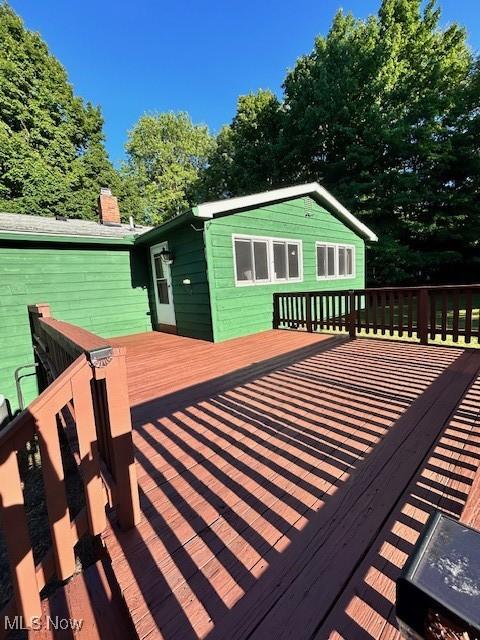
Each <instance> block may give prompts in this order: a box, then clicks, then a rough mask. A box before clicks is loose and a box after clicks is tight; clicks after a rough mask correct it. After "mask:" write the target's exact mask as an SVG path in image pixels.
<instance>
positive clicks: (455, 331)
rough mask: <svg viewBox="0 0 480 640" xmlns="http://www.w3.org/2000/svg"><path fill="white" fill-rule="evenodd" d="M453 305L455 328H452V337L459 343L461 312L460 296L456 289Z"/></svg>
mask: <svg viewBox="0 0 480 640" xmlns="http://www.w3.org/2000/svg"><path fill="white" fill-rule="evenodd" d="M452 305H453V326H452V336H453V341H454V342H458V324H459V323H458V320H459V312H460V296H459V294H458V289H455V290H454V292H453V296H452Z"/></svg>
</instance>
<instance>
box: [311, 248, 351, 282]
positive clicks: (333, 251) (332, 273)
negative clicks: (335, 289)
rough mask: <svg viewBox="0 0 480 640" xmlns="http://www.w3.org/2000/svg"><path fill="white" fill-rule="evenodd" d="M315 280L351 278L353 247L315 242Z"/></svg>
mask: <svg viewBox="0 0 480 640" xmlns="http://www.w3.org/2000/svg"><path fill="white" fill-rule="evenodd" d="M316 250H317V278H318V279H324V278H327V279H335V278H353V277H354V276H355V247H353V246H352V245H343V244H329V243H326V242H317V243H316Z"/></svg>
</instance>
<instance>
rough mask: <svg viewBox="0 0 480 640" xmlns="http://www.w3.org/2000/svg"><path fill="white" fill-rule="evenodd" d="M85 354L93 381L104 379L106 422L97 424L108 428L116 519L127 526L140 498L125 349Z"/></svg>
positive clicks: (136, 517)
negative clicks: (88, 358) (92, 373)
mask: <svg viewBox="0 0 480 640" xmlns="http://www.w3.org/2000/svg"><path fill="white" fill-rule="evenodd" d="M88 355H89V357H90V362H91V364H92V366H93V367H94V375H95V380H96V381H103V380H104V382H105V395H106V397H105V407H104V410H105V413H106V416H105V418H106V420H105V422H106V424H103V425H100V428H101V429H103V430H104V432H105V431H108V439H109V449H110V455H111V460H110V465H111V469H110V471H111V473H112V475H113V478H114V480H115V484H116V496H115V500H116V510H117V517H118V521H119V524H120V526H121V527H122V529H130V528H131V527H134V526H136V525H137V524H138V523H139V522H140V501H139V495H138V484H137V474H136V469H135V457H134V454H133V440H132V420H131V416H130V402H129V398H128V385H127V367H126V362H125V349H123V348H116V349H111V348H108V349H107V348H102V349H98V350H95V351H91V352H90V353H89V354H88Z"/></svg>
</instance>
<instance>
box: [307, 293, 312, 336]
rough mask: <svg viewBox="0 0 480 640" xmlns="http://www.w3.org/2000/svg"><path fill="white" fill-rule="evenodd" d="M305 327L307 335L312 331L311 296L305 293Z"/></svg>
mask: <svg viewBox="0 0 480 640" xmlns="http://www.w3.org/2000/svg"><path fill="white" fill-rule="evenodd" d="M305 327H306V329H307V331H308V332H309V333H312V331H313V321H312V294H311V293H307V295H306V296H305Z"/></svg>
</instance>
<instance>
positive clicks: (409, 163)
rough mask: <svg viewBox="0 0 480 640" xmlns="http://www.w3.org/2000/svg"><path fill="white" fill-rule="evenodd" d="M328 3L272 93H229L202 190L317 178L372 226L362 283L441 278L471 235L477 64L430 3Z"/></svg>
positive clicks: (471, 243) (465, 257) (221, 191)
mask: <svg viewBox="0 0 480 640" xmlns="http://www.w3.org/2000/svg"><path fill="white" fill-rule="evenodd" d="M421 5H422V3H421V0H383V2H382V3H381V6H380V10H379V13H378V15H377V16H372V17H370V18H369V19H368V20H366V21H364V20H356V19H355V18H354V17H353V16H352V15H350V14H349V15H345V14H343V13H342V12H341V11H339V12H338V13H337V15H336V17H335V19H334V21H333V24H332V27H331V29H330V31H329V33H328V35H327V36H325V37H318V38H317V39H316V41H315V46H314V48H313V51H312V52H311V53H310V54H308V55H305V56H303V57H301V58H300V59H299V60H298V61H297V63H296V64H295V66H294V68H293V69H292V70H291V71H290V72H289V73H288V74H287V77H286V79H285V82H284V97H283V100H282V101H279V100H277V98H276V97H275V96H273V94H271V93H268V92H259V93H258V94H256V95H249V96H244V97H243V98H240V100H239V103H238V110H237V115H236V116H235V117H234V119H233V121H232V124H231V125H230V126H229V127H227V128H225V129H224V130H223V131H222V132H221V134H220V136H219V141H218V147H217V151H216V153H215V154H214V156H213V158H212V162H211V164H210V166H209V168H208V169H207V170H206V175H205V178H204V183H205V184H206V185H207V187H208V190H209V192H210V194H211V195H215V196H218V195H239V194H241V193H247V192H253V191H256V190H258V189H263V188H265V189H268V188H271V187H272V186H281V185H284V184H294V183H299V182H305V181H312V180H318V181H320V182H321V183H323V184H324V185H325V186H326V187H327V188H328V189H330V190H331V191H332V192H333V193H334V194H335V195H336V196H337V197H338V198H339V199H340V200H341V201H342V202H344V204H345V205H346V206H347V207H349V208H350V209H351V210H352V212H353V213H355V214H356V215H358V216H359V217H360V218H361V219H362V220H363V221H364V222H365V223H366V224H368V225H370V226H371V227H372V228H373V229H374V230H375V231H376V232H377V233H378V235H379V237H380V242H379V244H378V246H376V247H373V248H372V249H371V251H370V255H369V260H368V264H369V266H370V267H371V272H370V282H378V283H386V282H390V283H393V282H410V281H414V280H416V279H418V278H421V279H422V280H424V279H425V277H431V278H436V279H442V278H443V279H445V277H446V274H448V277H450V278H451V276H452V267H453V266H457V267H460V266H461V265H462V264H465V263H466V262H472V260H475V256H474V254H475V247H476V243H477V238H478V231H479V228H478V227H479V209H478V205H479V202H478V194H479V188H478V187H479V184H478V180H479V175H480V161H479V140H480V138H479V135H478V134H479V117H480V116H479V108H478V107H479V104H480V93H479V66H478V62H477V61H476V60H475V58H474V56H473V54H472V52H471V51H470V49H469V48H468V46H467V43H466V35H465V31H464V30H463V29H462V28H460V27H459V26H457V25H455V24H454V25H451V26H449V27H448V28H446V29H441V28H440V27H439V17H440V12H439V9H438V8H437V7H436V5H435V3H434V2H433V1H432V0H431V1H430V2H428V3H427V5H426V6H425V8H424V10H423V11H422V8H421Z"/></svg>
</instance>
